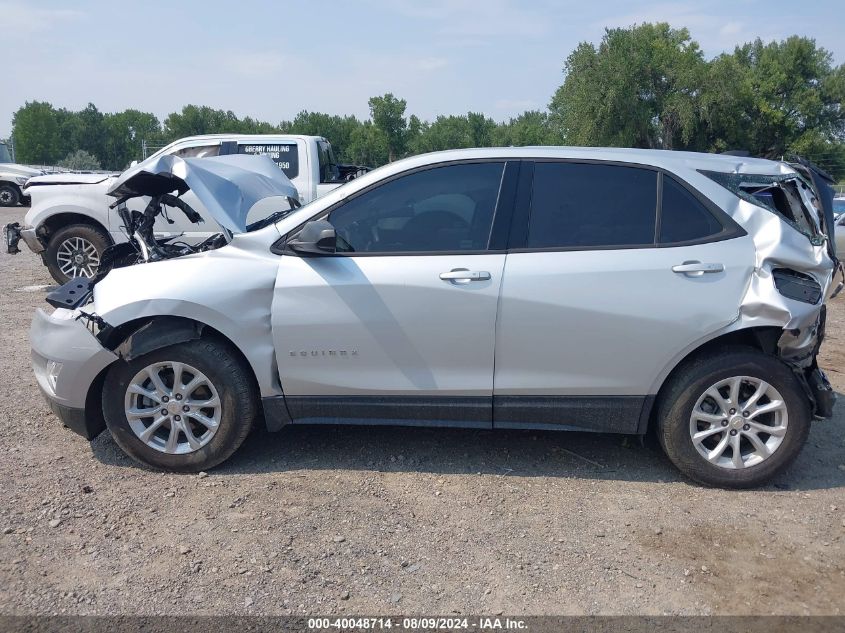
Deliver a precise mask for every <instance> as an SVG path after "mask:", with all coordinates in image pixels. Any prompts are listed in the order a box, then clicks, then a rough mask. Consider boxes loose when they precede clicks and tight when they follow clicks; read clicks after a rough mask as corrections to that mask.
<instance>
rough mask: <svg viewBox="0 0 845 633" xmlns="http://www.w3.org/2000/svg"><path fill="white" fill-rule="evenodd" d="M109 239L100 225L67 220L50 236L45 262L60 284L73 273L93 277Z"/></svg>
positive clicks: (76, 275) (69, 278)
mask: <svg viewBox="0 0 845 633" xmlns="http://www.w3.org/2000/svg"><path fill="white" fill-rule="evenodd" d="M111 243H112V242H111V238H109V236H108V234H107V233H106V232H105V231H103V230H102V229H99V228H97V227H95V226H92V225H90V224H70V225H68V226H64V227H62V228H60V229H59V230H58V231H56V232H55V233H53V234H52V235H51V236H50V241H49V243H48V244H47V250H46V251H44V263H45V264H47V269H48V270H49V271H50V274H51V275H52V276H53V279H55V280H56V281H57V282H58V283H59V284H65V283H67V282H68V281H70V280H71V279H73V278H74V277H93V276H94V275H95V274H96V273H97V269H98V268H99V266H100V257H101V256H102V254H103V251H104V250H105V249H106V247H108V246H109V245H111Z"/></svg>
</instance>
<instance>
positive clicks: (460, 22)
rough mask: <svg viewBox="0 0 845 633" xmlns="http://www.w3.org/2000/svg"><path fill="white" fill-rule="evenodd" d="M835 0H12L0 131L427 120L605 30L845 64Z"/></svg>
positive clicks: (540, 100)
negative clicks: (81, 114) (80, 124)
mask: <svg viewBox="0 0 845 633" xmlns="http://www.w3.org/2000/svg"><path fill="white" fill-rule="evenodd" d="M842 16H843V13H842V9H841V5H840V4H839V3H836V2H832V1H828V0H819V1H810V0H805V1H804V2H803V3H799V2H794V1H782V0H730V1H723V0H699V1H698V2H685V1H681V2H623V1H621V0H620V1H610V2H601V1H598V0H596V1H593V2H583V0H578V1H570V0H532V1H530V2H529V1H527V0H523V1H521V2H520V1H517V0H354V1H351V2H350V1H345V2H339V1H338V2H331V1H323V2H313V1H312V2H306V1H304V0H300V1H292V0H291V1H270V0H240V1H239V2H232V1H231V0H229V1H227V2H218V1H215V0H206V1H201V0H184V1H182V2H179V1H177V0H170V1H169V2H164V1H158V0H145V1H144V2H131V3H129V2H114V0H111V1H91V2H86V1H84V0H77V1H76V2H73V3H70V2H67V1H52V0H47V1H41V2H35V1H32V0H30V1H24V0H0V24H2V27H3V28H2V29H1V30H2V33H3V35H2V42H3V44H2V48H3V50H4V55H3V58H4V62H3V63H2V65H0V67H2V68H3V77H2V84H0V85H2V89H0V137H3V136H7V135H8V134H9V132H10V131H11V125H12V122H11V119H12V113H13V112H14V111H15V110H16V109H17V108H18V107H19V106H20V105H22V104H23V103H24V102H25V101H28V100H35V99H37V100H46V101H50V102H52V103H53V105H55V106H64V107H67V108H70V109H78V108H81V107H84V106H85V105H86V104H87V103H88V102H89V101H90V102H93V103H95V104H96V105H97V106H98V107H99V108H100V109H101V110H103V111H116V110H123V109H125V108H128V107H136V108H140V109H142V110H147V111H151V112H154V113H155V114H157V115H158V116H159V117H164V116H165V115H166V114H167V113H169V112H171V111H173V110H177V109H179V108H181V106H182V105H185V104H188V103H195V104H204V105H210V106H213V107H217V108H224V109H230V110H233V111H234V112H235V113H236V114H238V115H239V116H246V115H249V116H253V117H257V118H259V119H262V120H267V121H271V122H274V123H276V122H278V121H280V120H283V119H290V118H292V117H293V116H294V115H295V114H296V113H297V112H298V111H299V110H302V109H308V110H316V111H323V112H330V113H335V114H345V113H350V114H356V115H358V116H361V117H365V116H367V114H368V108H367V99H368V98H369V97H370V96H372V95H377V94H383V93H385V92H393V93H394V94H396V95H398V96H400V97H403V98H405V99H406V100H407V101H408V112H409V113H415V114H417V115H419V116H421V117H422V118H424V119H432V118H434V117H436V116H437V115H438V114H453V113H465V112H468V111H480V112H484V113H486V114H487V115H489V116H491V117H493V118H494V119H497V120H502V119H506V118H508V117H509V116H511V115H513V114H516V113H519V112H521V111H523V110H525V109H529V108H543V107H545V106H546V104H548V102H549V99H550V98H551V95H552V94H553V92H554V90H555V89H556V87H557V86H558V85H560V83H561V81H562V74H561V69H562V66H563V62H564V60H565V58H566V56H567V55H568V54H569V53H570V52H571V51H572V49H573V48H574V47H575V46H576V45H577V44H578V42H580V41H584V40H589V41H593V42H597V41H599V40H600V39H601V36H602V33H603V30H604V28H605V27H612V26H628V25H631V24H634V23H639V22H643V21H660V20H663V21H668V22H669V23H671V24H672V25H674V26H687V27H688V28H689V29H690V31H691V32H692V35H693V37H694V38H695V39H696V40H698V42H699V43H700V44H701V46H702V47H703V49H704V52H705V54H706V56H707V57H712V56H714V55H716V54H718V53H720V52H722V51H725V50H732V49H733V47H734V45H735V44H737V43H741V42H745V41H748V40H751V39H753V38H755V37H758V36H759V37H761V38H763V39H764V40H771V39H782V38H784V37H786V36H788V35H791V34H796V33H797V34H800V35H807V36H810V37H813V38H815V39H816V41H817V42H818V43H819V44H820V45H821V46H824V47H825V48H827V49H828V50H829V51H831V52H832V53H833V55H834V60H835V61H836V63H842V62H843V61H845V19H844V18H843V17H842Z"/></svg>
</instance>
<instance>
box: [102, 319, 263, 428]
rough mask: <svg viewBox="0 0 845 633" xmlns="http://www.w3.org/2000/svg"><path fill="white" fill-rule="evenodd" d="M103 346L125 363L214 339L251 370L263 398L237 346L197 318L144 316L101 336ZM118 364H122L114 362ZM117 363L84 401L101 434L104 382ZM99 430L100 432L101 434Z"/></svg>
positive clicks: (104, 425) (103, 372) (251, 367)
mask: <svg viewBox="0 0 845 633" xmlns="http://www.w3.org/2000/svg"><path fill="white" fill-rule="evenodd" d="M98 338H100V342H101V343H102V345H103V347H106V348H108V349H110V350H112V351H113V352H115V353H116V354H117V355H118V356H119V357H120V358H121V359H123V360H127V361H128V360H132V359H133V358H137V357H138V356H142V355H143V354H148V353H149V352H152V351H154V350H157V349H161V348H163V347H169V346H170V345H176V344H178V343H186V342H188V341H192V340H199V339H203V338H214V339H217V340H218V341H222V342H223V343H225V344H226V345H227V346H228V347H229V348H230V349H231V350H232V352H233V353H234V354H235V355H236V356H237V357H238V359H239V360H240V361H241V362H242V363H243V364H244V366H245V367H247V368H248V369H249V372H248V374H249V378H250V381H251V383H252V387H253V389H254V391H255V394H256V396H260V389H259V386H258V377H257V375H256V372H255V367H253V364H252V363H251V362H250V361H249V359H248V358H247V357H246V355H245V354H244V353H243V352H242V351H241V349H240V348H239V347H238V346H237V344H236V343H235V342H234V341H233V340H232V339H231V338H229V337H228V336H226V335H225V334H224V333H223V332H220V331H219V330H217V329H215V328H213V327H211V326H210V325H207V324H205V323H202V322H201V321H198V320H196V319H191V318H188V317H179V316H164V315H162V316H153V317H141V318H138V319H133V320H131V321H127V322H125V323H122V324H121V325H119V326H117V327H114V328H111V329H110V330H107V331H101V333H100V335H99V337H98ZM115 362H119V361H115ZM113 366H114V363H111V364H110V365H109V366H108V367H106V368H105V369H103V370H102V371H101V372H100V373H99V374H98V375H97V377H96V378H95V379H94V380H93V381H92V383H91V385H90V386H89V387H88V394H87V396H86V399H85V415H86V418H88V419H89V420H91V421H94V422H96V425H97V427H98V428H99V431H102V430H103V429H105V428H106V423H105V419H104V418H103V383H104V382H105V378H106V375H107V374H108V372H109V371H110V370H111V369H112V367H113ZM99 431H98V432H99Z"/></svg>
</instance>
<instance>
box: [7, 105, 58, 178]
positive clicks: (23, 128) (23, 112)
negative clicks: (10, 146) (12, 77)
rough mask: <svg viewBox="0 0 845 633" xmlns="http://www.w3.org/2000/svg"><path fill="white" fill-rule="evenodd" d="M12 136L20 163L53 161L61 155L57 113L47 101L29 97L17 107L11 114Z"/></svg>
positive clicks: (48, 162) (47, 162)
mask: <svg viewBox="0 0 845 633" xmlns="http://www.w3.org/2000/svg"><path fill="white" fill-rule="evenodd" d="M12 136H13V137H14V139H15V153H16V156H15V159H16V160H17V161H18V162H19V163H24V164H27V163H28V164H33V165H52V164H53V163H55V162H56V161H57V160H58V159H59V156H60V154H59V152H60V146H61V138H60V136H59V120H58V115H57V112H56V110H55V109H54V108H53V106H52V105H51V104H49V103H47V102H46V101H27V102H26V104H24V105H23V106H22V107H20V108H18V110H17V112H15V114H14V115H13V117H12Z"/></svg>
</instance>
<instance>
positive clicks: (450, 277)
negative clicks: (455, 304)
mask: <svg viewBox="0 0 845 633" xmlns="http://www.w3.org/2000/svg"><path fill="white" fill-rule="evenodd" d="M440 279H442V280H443V281H454V282H456V283H467V282H470V281H486V280H488V279H490V273H488V272H487V271H486V270H467V269H466V268H454V269H452V270H450V271H449V272H448V273H440Z"/></svg>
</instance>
